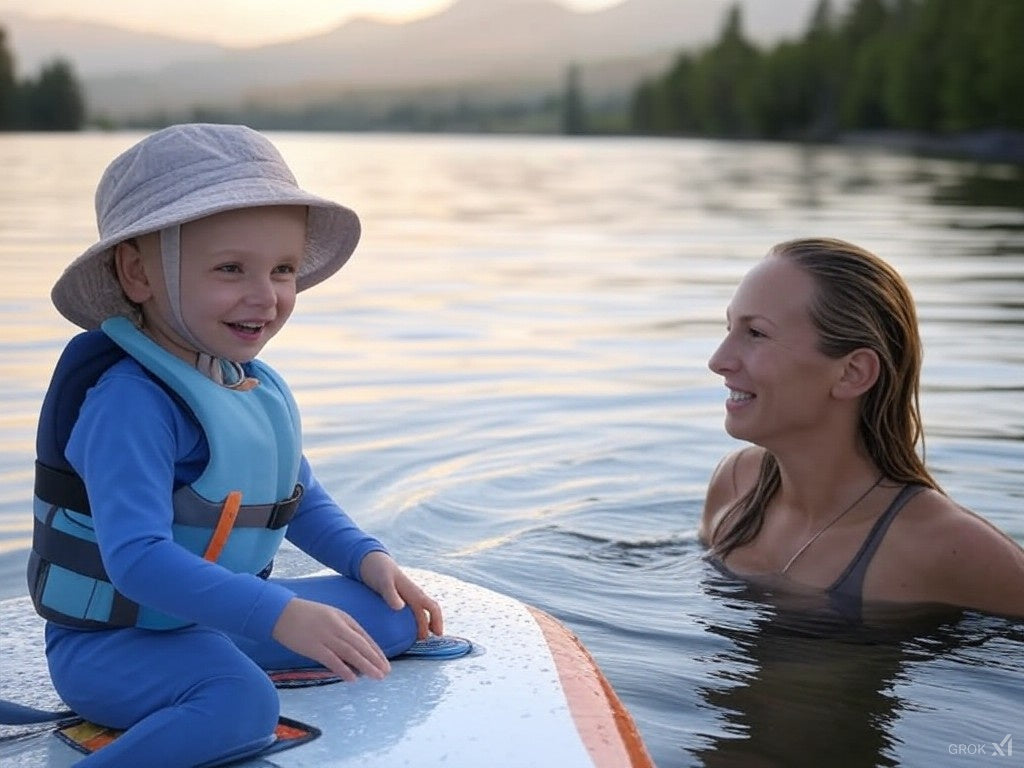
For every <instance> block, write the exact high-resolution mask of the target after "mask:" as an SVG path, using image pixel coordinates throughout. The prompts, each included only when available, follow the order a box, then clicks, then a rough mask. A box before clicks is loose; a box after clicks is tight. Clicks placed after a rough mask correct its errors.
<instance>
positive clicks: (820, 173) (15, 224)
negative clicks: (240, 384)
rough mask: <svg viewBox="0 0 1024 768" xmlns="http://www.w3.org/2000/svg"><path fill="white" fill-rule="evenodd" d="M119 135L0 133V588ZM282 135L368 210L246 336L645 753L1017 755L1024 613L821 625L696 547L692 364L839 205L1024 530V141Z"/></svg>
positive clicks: (761, 759) (709, 379) (401, 522)
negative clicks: (1000, 146)
mask: <svg viewBox="0 0 1024 768" xmlns="http://www.w3.org/2000/svg"><path fill="white" fill-rule="evenodd" d="M137 138H138V135H135V134H95V135H93V134H83V135H39V136H23V135H0V270H2V276H3V277H2V279H0V323H2V328H3V331H2V337H0V384H2V387H3V391H4V393H5V394H4V407H3V409H2V412H0V597H10V596H14V595H19V594H22V593H23V589H24V587H23V570H24V563H25V559H26V553H27V547H28V546H29V541H30V525H31V523H30V521H31V517H30V514H29V499H30V497H31V490H32V461H33V453H34V452H33V445H34V430H35V419H36V414H37V411H38V408H39V404H40V401H41V399H42V396H43V393H44V391H45V387H46V385H47V382H48V378H49V375H50V372H51V369H52V365H53V362H54V361H55V359H56V356H57V354H58V353H59V351H60V349H61V348H62V346H63V345H64V344H65V343H66V341H67V340H68V338H70V336H71V335H73V334H74V333H75V330H76V329H75V328H73V327H72V326H71V325H70V324H68V323H67V322H65V321H64V320H63V319H61V318H60V317H59V315H58V314H57V313H56V311H55V310H54V309H53V308H52V307H51V305H50V303H49V298H48V295H49V288H50V286H51V284H52V283H53V281H54V279H55V278H56V277H57V276H58V274H59V273H60V271H61V270H62V269H63V267H64V265H65V264H66V263H67V262H68V261H70V260H71V258H73V257H74V256H77V255H78V253H80V252H81V251H82V250H84V248H85V247H87V246H88V245H89V244H91V243H92V241H93V240H94V236H95V225H94V223H93V211H92V194H93V190H94V188H95V184H96V181H97V179H98V177H99V174H100V173H101V172H102V170H103V168H104V167H105V165H106V164H107V162H108V161H109V160H110V159H111V158H112V157H113V156H114V155H115V154H116V153H117V152H119V151H120V150H122V149H123V148H125V147H127V146H128V145H129V144H131V143H133V142H134V141H135V140H136V139H137ZM272 138H273V139H274V140H275V142H276V143H277V144H278V146H279V147H280V148H281V150H282V152H283V154H284V155H285V157H286V158H287V159H288V160H289V162H290V163H291V165H292V166H293V169H294V170H295V172H296V175H297V176H298V178H299V180H300V182H301V183H303V184H304V185H305V186H307V187H308V188H311V189H313V190H315V191H318V192H320V193H322V194H325V195H327V196H329V197H333V198H336V199H338V200H340V201H343V202H345V203H347V204H349V205H351V206H352V207H353V208H355V209H356V210H357V211H358V212H359V213H360V215H361V217H362V220H363V224H364V237H363V240H362V243H361V245H360V247H359V249H358V251H357V252H356V255H355V256H354V257H353V259H352V261H351V262H350V263H349V265H347V266H346V267H345V268H344V269H343V270H342V271H341V272H340V273H339V274H338V275H337V276H336V277H335V278H333V279H332V280H330V281H328V282H327V283H326V284H324V285H322V286H319V287H317V288H315V289H313V290H311V291H309V292H308V293H305V294H302V295H301V296H300V299H299V304H298V308H297V310H296V313H295V315H294V316H293V319H292V320H291V322H290V324H289V326H288V328H286V329H285V331H283V332H282V333H281V334H280V335H279V336H278V337H277V338H276V339H275V340H274V341H273V342H271V344H270V345H269V347H268V348H267V349H266V351H265V354H264V358H265V359H267V360H268V361H269V362H270V363H272V364H273V365H275V366H277V367H278V368H279V369H280V370H282V371H283V372H284V373H285V375H286V376H287V377H288V379H289V380H290V382H291V384H292V386H293V388H294V391H295V394H296V397H297V399H298V401H299V403H300V406H301V407H302V409H303V415H304V424H305V438H306V451H307V454H308V455H309V457H310V459H311V461H312V462H313V465H314V467H315V468H316V470H317V472H318V474H319V476H320V478H321V480H322V481H323V482H324V483H325V484H326V485H327V487H328V488H329V489H331V490H332V491H333V492H334V493H335V495H336V496H337V498H338V499H339V500H340V502H341V503H342V505H343V506H345V507H346V508H347V509H348V511H349V512H350V513H351V514H352V515H353V516H354V517H355V518H356V519H357V520H358V521H360V522H361V524H362V525H363V527H364V528H366V529H367V530H369V531H371V532H372V533H374V534H376V535H379V536H380V537H381V538H382V539H384V540H385V541H386V542H387V543H388V545H389V546H390V547H391V549H392V550H393V552H394V554H395V555H396V556H397V558H398V559H399V560H400V561H402V562H404V563H406V564H408V565H411V566H418V567H425V568H430V569H433V570H437V571H442V572H446V573H451V574H454V575H457V576H459V577H462V578H465V579H468V580H471V581H474V582H477V583H480V584H483V585H485V586H488V587H491V588H493V589H497V590H499V591H502V592H505V593H508V594H511V595H514V596H516V597H518V598H520V599H522V600H525V601H528V602H530V603H533V604H535V605H537V606H539V607H541V608H543V609H545V610H547V611H549V612H550V613H552V614H554V615H555V616H557V617H558V618H560V619H561V620H562V621H563V622H564V623H566V624H567V625H568V626H569V627H570V628H571V629H573V630H574V631H575V632H576V633H577V634H578V635H579V636H580V637H581V638H582V639H583V641H584V642H585V643H586V644H587V645H588V647H589V648H590V650H591V651H592V653H593V654H594V655H595V657H596V658H597V660H598V661H599V663H600V664H601V666H602V668H603V669H604V671H605V673H606V674H607V676H608V677H609V679H610V681H611V682H612V684H613V685H614V686H615V688H616V689H617V691H618V692H619V694H620V696H621V697H622V699H623V700H624V702H625V703H626V705H627V706H628V707H629V709H630V710H631V712H632V713H633V715H634V717H635V718H636V721H637V723H638V725H639V727H640V730H641V732H642V734H643V736H644V737H645V739H646V742H647V744H648V747H649V749H650V751H651V753H652V755H653V757H654V758H655V760H656V762H657V764H658V765H659V766H661V768H672V767H674V766H802V765H808V766H819V765H829V766H845V765H849V766H873V765H885V766H889V765H907V766H918V765H951V766H954V765H976V764H986V762H987V763H988V764H992V765H1002V764H1013V763H1014V760H1016V761H1017V764H1019V761H1020V757H1019V755H1020V754H1022V753H1024V714H1022V713H1024V631H1022V628H1021V625H1020V624H1019V623H1014V622H1007V621H1003V620H999V619H994V618H990V617H982V616H975V615H966V616H964V617H962V618H960V619H958V620H956V621H950V622H947V623H944V624H941V625H939V626H929V627H928V628H925V629H921V630H917V629H915V628H912V627H907V628H906V630H905V631H903V632H900V633H898V634H896V635H894V636H892V637H887V638H871V639H870V640H865V639H863V638H861V639H857V638H848V637H847V638H835V637H829V636H827V634H825V636H822V633H819V632H814V631H806V627H805V626H803V625H802V624H801V623H800V622H799V621H794V620H793V618H792V617H791V616H787V612H786V610H785V609H784V608H780V606H778V605H776V604H774V603H773V602H772V601H771V600H769V599H767V598H766V597H764V596H761V595H757V594H753V593H752V592H751V591H750V590H748V589H746V588H745V587H744V586H743V585H742V584H739V583H736V582H733V581H730V580H728V579H725V578H723V577H722V576H721V575H719V574H718V573H717V572H716V571H715V570H714V569H712V568H711V567H709V566H708V565H707V564H706V563H705V562H704V561H703V560H702V557H701V556H702V548H701V547H700V545H699V544H698V542H697V540H696V524H697V519H698V514H699V510H700V507H701V504H702V500H703V492H704V488H705V483H706V481H707V478H708V476H709V474H710V472H711V471H712V469H713V468H714V466H715V464H716V462H717V461H718V459H719V458H720V457H721V456H722V455H723V454H724V453H726V452H727V451H729V450H731V449H732V448H734V447H736V443H735V442H734V441H732V440H731V439H730V438H729V437H728V436H727V435H725V433H724V431H723V429H722V420H723V413H724V406H723V403H724V399H725V390H724V388H723V387H722V384H721V381H720V379H719V378H718V377H717V376H715V375H713V374H712V373H710V372H709V371H708V370H707V368H706V366H705V362H706V360H707V358H708V356H709V355H710V353H711V351H712V350H713V349H714V348H715V346H716V345H717V343H718V342H719V340H720V338H721V336H722V334H723V332H724V312H725V306H726V304H727V303H728V301H729V298H730V296H731V294H732V291H733V289H734V287H735V285H736V283H737V282H738V280H739V278H740V277H741V275H742V274H743V273H744V272H745V271H746V270H747V269H748V268H749V267H750V266H751V265H752V264H753V262H754V261H755V260H757V259H758V258H760V257H761V256H762V255H763V254H764V252H765V251H766V250H767V248H768V247H769V246H770V245H772V244H774V243H776V242H779V241H781V240H785V239H789V238H793V237H800V236H808V235H830V236H835V237H841V238H845V239H849V240H852V241H854V242H857V243H859V244H861V245H864V246H866V247H868V248H870V249H872V250H874V251H876V252H877V253H879V254H880V255H882V256H883V257H884V258H886V259H888V260H889V261H890V262H892V263H893V264H894V265H895V266H896V267H897V268H899V269H900V270H901V271H902V272H903V274H904V275H905V276H906V278H907V280H908V282H909V283H910V285H911V287H912V289H913V290H914V292H915V295H916V297H917V300H918V303H919V312H920V316H921V322H922V332H923V336H924V340H925V345H926V359H925V370H924V387H923V392H922V407H923V411H924V416H925V421H926V434H927V448H928V454H927V455H928V459H929V462H930V464H931V466H932V468H933V471H934V473H935V475H936V476H937V478H938V479H939V481H940V482H941V483H942V484H943V485H944V486H945V487H946V489H947V490H948V491H949V492H950V493H951V494H952V495H953V496H954V497H955V498H957V499H958V500H960V501H961V502H963V503H964V504H966V505H968V506H970V507H971V508H973V509H975V510H976V511H978V512H980V513H981V514H983V515H985V516H986V517H988V518H989V519H991V520H992V521H993V522H995V523H996V524H997V525H998V526H1000V527H1001V528H1003V529H1004V530H1006V531H1007V532H1009V533H1010V535H1012V536H1013V537H1014V538H1016V539H1017V540H1018V541H1022V542H1024V480H1022V479H1021V468H1022V467H1024V343H1022V342H1024V199H1022V198H1024V193H1022V189H1024V176H1022V175H1021V173H1020V172H1015V171H1013V170H1012V169H1009V168H1006V167H1000V166H978V165H975V164H972V163H965V162H955V161H946V160H926V159H917V158H908V157H901V156H894V155H890V154H887V153H885V152H882V151H879V150H867V149H861V150H853V149H838V148H833V149H807V148H800V147H795V146H787V145H767V144H731V143H718V142H705V141H684V140H678V141H676V140H634V139H594V140H590V139H572V140H570V139H561V138H524V137H515V138H512V137H426V136H386V135H343V134H299V133H291V134H272ZM1007 737H1009V738H1010V740H1011V741H1010V742H1007V741H1006V738H1007ZM1014 738H1016V740H1017V744H1016V745H1015V746H1016V749H1017V752H1016V753H1015V755H1014V756H1007V757H1003V756H1001V755H999V754H998V752H999V751H1000V750H1001V751H1003V752H1005V751H1006V749H1007V748H1008V747H1009V748H1012V746H1011V745H1012V740H1013V739H1014ZM997 747H999V749H997Z"/></svg>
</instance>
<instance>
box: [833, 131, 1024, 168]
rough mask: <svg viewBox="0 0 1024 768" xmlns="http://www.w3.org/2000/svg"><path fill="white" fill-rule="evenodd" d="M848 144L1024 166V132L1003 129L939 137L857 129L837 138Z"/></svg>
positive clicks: (842, 143)
mask: <svg viewBox="0 0 1024 768" xmlns="http://www.w3.org/2000/svg"><path fill="white" fill-rule="evenodd" d="M836 143H838V144H841V145H845V146H867V147H881V148H884V149H892V150H895V151H899V152H905V153H909V154H918V155H927V156H930V157H948V158H951V159H960V160H977V161H980V162H986V163H1011V164H1013V165H1020V166H1024V133H1022V132H1020V131H1008V130H1001V129H988V130H980V131H970V132H966V133H961V134H957V135H955V136H937V135H932V134H926V133H916V132H913V131H855V132H851V133H845V134H842V135H841V136H839V137H838V138H837V139H836Z"/></svg>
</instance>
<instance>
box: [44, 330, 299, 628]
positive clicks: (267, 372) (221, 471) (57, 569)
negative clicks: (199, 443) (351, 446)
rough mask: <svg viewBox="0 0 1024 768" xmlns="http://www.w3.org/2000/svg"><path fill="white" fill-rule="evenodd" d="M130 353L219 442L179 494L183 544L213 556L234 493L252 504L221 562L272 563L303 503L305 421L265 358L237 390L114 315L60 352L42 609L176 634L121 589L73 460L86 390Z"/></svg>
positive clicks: (177, 535)
mask: <svg viewBox="0 0 1024 768" xmlns="http://www.w3.org/2000/svg"><path fill="white" fill-rule="evenodd" d="M126 354H128V355H131V357H133V358H134V359H135V360H137V361H138V362H139V363H140V364H141V365H142V366H143V368H145V369H146V371H147V372H148V373H149V374H150V375H151V376H153V378H154V379H155V380H156V381H157V382H158V383H160V384H161V385H162V386H163V387H164V388H165V389H166V390H167V391H168V393H169V394H170V395H171V396H172V397H173V398H174V399H175V400H176V401H178V403H179V404H181V405H183V406H185V407H186V408H187V409H188V410H190V411H191V412H192V415H193V416H194V417H195V419H196V420H197V422H198V423H199V426H200V427H201V428H202V430H203V432H204V434H205V436H206V440H207V443H208V444H209V449H210V459H209V462H208V463H207V465H206V467H205V469H204V470H203V472H202V473H201V474H200V476H199V477H198V478H196V479H195V480H194V481H193V482H192V483H191V484H190V485H186V486H182V487H181V488H178V489H177V490H175V491H174V494H173V497H172V498H173V507H174V521H173V525H172V532H173V536H174V540H175V541H176V542H177V543H178V544H180V545H181V546H183V547H185V548H186V549H188V550H190V551H191V552H195V553H196V554H199V555H202V554H203V553H204V552H205V551H206V549H207V546H208V545H209V543H210V540H211V537H212V535H213V531H214V529H215V528H216V526H217V523H218V521H219V520H220V517H221V512H222V509H223V505H224V502H225V499H226V498H227V496H228V494H229V493H231V492H232V491H239V492H241V495H242V507H241V509H240V510H239V512H238V516H237V518H236V520H235V522H234V526H233V527H232V528H231V533H230V535H229V537H228V539H227V541H226V544H225V545H224V548H223V550H222V551H221V552H220V555H219V556H218V557H217V562H218V563H219V564H220V565H222V566H224V567H225V568H228V569H230V570H232V571H234V572H236V573H260V572H261V571H263V570H265V569H267V568H268V566H269V565H270V563H271V561H272V560H273V557H274V554H275V553H276V552H277V549H278V547H279V546H280V545H281V541H282V540H283V539H284V535H285V531H286V528H287V525H288V522H289V521H290V520H291V518H292V516H293V515H294V514H295V510H296V508H297V507H298V503H299V498H300V497H301V494H302V488H301V486H299V485H297V479H298V474H299V464H300V461H301V458H302V448H301V430H300V426H299V414H298V409H297V407H296V405H295V401H294V400H293V399H292V396H291V393H290V391H289V390H288V387H287V385H286V384H285V383H284V381H283V380H282V379H281V378H280V377H279V376H278V375H277V374H276V373H275V372H274V371H273V370H272V369H271V368H269V367H268V366H266V365H264V364H263V363H260V362H259V361H255V360H254V361H253V362H251V363H248V364H247V365H246V366H245V368H246V373H247V374H248V375H249V376H252V377H255V378H256V379H258V380H259V385H258V386H256V387H253V388H252V389H250V390H248V391H242V390H233V389H228V388H226V387H223V386H221V385H219V384H217V383H216V382H214V381H212V380H211V379H209V378H207V377H206V376H204V375H203V374H201V373H199V372H198V371H197V370H195V369H194V368H193V367H191V366H189V365H188V364H187V363H185V362H184V361H183V360H180V359H179V358H177V357H175V356H174V355H172V354H170V353H169V352H167V351H166V350H164V349H163V348H162V347H160V346H159V345H158V344H156V343H155V342H154V341H152V340H151V339H150V338H149V337H147V336H146V335H145V334H143V333H142V332H141V331H139V330H138V329H136V328H135V326H134V325H133V324H132V323H131V321H130V320H128V319H127V318H123V317H118V318H111V319H109V320H107V321H106V322H104V323H103V325H102V330H97V331H88V332H86V333H82V334H79V335H78V336H76V337H75V338H74V339H72V340H71V342H70V343H69V344H68V346H67V348H66V349H65V350H64V353H63V354H62V355H61V358H60V360H59V361H58V363H57V367H56V369H55V370H54V374H53V379H52V381H51V382H50V388H49V389H48V391H47V393H46V397H45V399H44V401H43V407H42V412H41V415H40V418H39V428H38V433H37V436H36V454H37V461H36V484H35V500H34V516H35V523H34V530H33V539H32V552H31V553H30V555H29V565H28V581H29V592H30V594H31V595H32V600H33V603H34V604H35V607H36V610H37V611H38V612H39V613H40V614H41V615H42V616H43V617H44V618H46V619H49V620H51V621H55V622H58V623H60V624H64V625H66V626H72V627H77V628H81V629H109V628H111V627H130V626H137V627H143V628H146V629H173V628H176V627H181V626H185V625H186V623H187V622H183V621H181V620H180V619H177V618H175V617H172V616H169V615H167V614H163V613H160V612H159V611H155V610H153V609H151V608H147V607H146V606H140V605H138V604H137V603H134V602H132V601H131V600H129V599H128V598H126V597H125V596H124V595H122V594H120V593H119V592H118V591H117V590H116V589H115V588H114V586H113V585H112V584H111V583H110V579H109V577H108V576H107V572H106V570H105V569H104V567H103V562H102V560H101V559H100V552H99V547H98V546H97V544H96V535H95V533H94V531H93V525H92V518H91V516H90V507H89V498H88V495H87V493H86V490H85V485H84V483H83V482H82V479H81V478H80V477H79V476H78V475H77V473H76V472H75V471H74V469H73V468H72V467H71V466H70V464H69V463H68V462H67V460H66V459H65V458H64V449H65V447H66V446H67V442H68V439H69V438H70V435H71V430H72V428H73V427H74V424H75V421H76V420H77V419H78V412H79V410H80V408H81V406H82V402H83V401H84V399H85V395H86V392H87V391H88V390H89V388H90V387H92V386H93V385H94V384H95V383H96V381H97V380H98V379H99V378H100V376H101V375H102V374H103V372H104V371H106V370H107V369H108V368H109V367H110V366H111V365H113V364H114V363H116V362H117V361H118V360H120V359H122V358H124V357H125V355H126ZM140 471H145V468H144V467H143V468H140Z"/></svg>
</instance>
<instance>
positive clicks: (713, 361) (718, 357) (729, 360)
mask: <svg viewBox="0 0 1024 768" xmlns="http://www.w3.org/2000/svg"><path fill="white" fill-rule="evenodd" d="M734 366H735V361H734V359H733V357H732V354H731V352H730V350H729V337H728V336H726V337H725V338H724V339H722V343H721V344H719V345H718V348H717V349H716V350H715V351H714V352H712V353H711V357H709V358H708V368H710V369H711V370H712V371H714V372H715V373H717V374H720V375H724V374H725V372H726V371H729V370H731V369H732V368H733V367H734Z"/></svg>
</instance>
